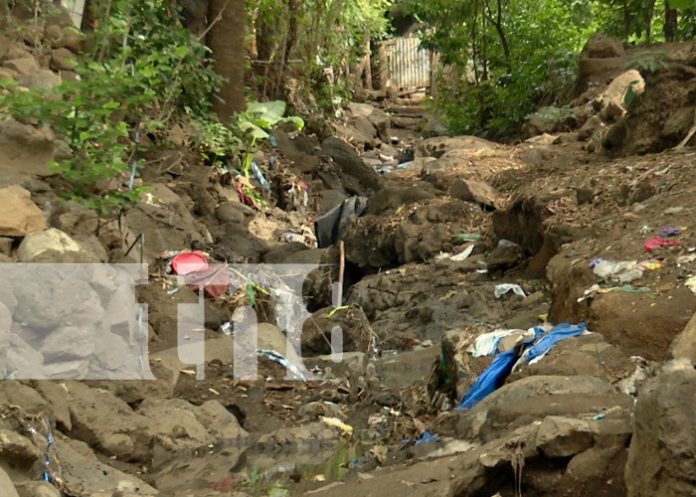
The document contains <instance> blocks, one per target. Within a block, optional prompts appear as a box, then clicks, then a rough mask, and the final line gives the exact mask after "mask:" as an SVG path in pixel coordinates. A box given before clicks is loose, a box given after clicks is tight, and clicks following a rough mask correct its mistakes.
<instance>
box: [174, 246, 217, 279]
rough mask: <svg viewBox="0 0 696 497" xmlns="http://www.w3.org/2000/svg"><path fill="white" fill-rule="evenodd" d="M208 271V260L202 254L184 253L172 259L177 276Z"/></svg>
mask: <svg viewBox="0 0 696 497" xmlns="http://www.w3.org/2000/svg"><path fill="white" fill-rule="evenodd" d="M206 269H208V258H207V257H206V256H205V255H204V254H203V253H201V252H182V253H181V254H178V255H176V256H174V258H173V259H172V270H173V271H174V273H175V274H181V275H184V274H190V273H197V272H199V271H205V270H206Z"/></svg>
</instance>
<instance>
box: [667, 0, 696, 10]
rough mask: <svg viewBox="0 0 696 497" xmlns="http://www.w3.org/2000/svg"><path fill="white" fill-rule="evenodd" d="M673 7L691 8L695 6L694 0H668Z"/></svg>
mask: <svg viewBox="0 0 696 497" xmlns="http://www.w3.org/2000/svg"><path fill="white" fill-rule="evenodd" d="M668 1H669V5H670V7H672V8H673V9H693V8H695V7H696V1H694V0H668Z"/></svg>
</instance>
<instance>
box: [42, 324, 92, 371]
mask: <svg viewBox="0 0 696 497" xmlns="http://www.w3.org/2000/svg"><path fill="white" fill-rule="evenodd" d="M94 340H95V334H94V330H93V329H89V328H78V327H76V326H63V327H59V328H58V329H55V330H52V331H50V332H49V333H48V335H47V336H46V338H45V339H44V341H43V343H42V344H41V352H42V354H43V356H44V357H45V358H46V360H47V361H48V362H58V361H66V360H68V361H69V360H74V359H84V358H86V357H89V356H90V355H92V354H93V353H94V350H95V343H94Z"/></svg>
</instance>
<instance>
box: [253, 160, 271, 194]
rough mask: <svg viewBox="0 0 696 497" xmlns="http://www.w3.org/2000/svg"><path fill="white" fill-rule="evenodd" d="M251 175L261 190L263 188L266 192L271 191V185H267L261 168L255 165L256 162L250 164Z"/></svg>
mask: <svg viewBox="0 0 696 497" xmlns="http://www.w3.org/2000/svg"><path fill="white" fill-rule="evenodd" d="M251 175H252V176H253V177H254V179H255V180H256V181H258V182H259V185H261V188H263V189H264V190H265V191H267V192H269V191H271V185H270V184H269V183H268V180H267V179H266V177H265V176H264V175H263V172H262V171H261V168H260V167H259V165H258V164H257V163H256V161H252V162H251Z"/></svg>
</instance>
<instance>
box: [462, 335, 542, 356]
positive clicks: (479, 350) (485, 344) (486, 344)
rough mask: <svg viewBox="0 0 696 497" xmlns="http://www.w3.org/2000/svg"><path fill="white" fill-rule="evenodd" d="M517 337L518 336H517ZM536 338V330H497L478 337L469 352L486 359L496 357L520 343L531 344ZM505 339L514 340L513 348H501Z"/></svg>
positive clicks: (508, 346)
mask: <svg viewBox="0 0 696 497" xmlns="http://www.w3.org/2000/svg"><path fill="white" fill-rule="evenodd" d="M515 335H517V336H515ZM535 337H536V332H535V329H534V328H531V329H529V330H518V329H512V330H495V331H491V332H490V333H483V334H481V335H479V336H477V337H476V340H475V341H474V343H472V344H471V345H470V346H469V348H468V349H467V352H469V353H470V354H471V355H472V356H474V357H484V356H489V355H494V354H495V353H496V352H498V351H500V352H506V351H508V350H510V349H513V348H515V347H516V346H517V345H519V344H520V343H531V342H532V341H534V338H535ZM505 338H513V340H512V344H511V346H510V345H509V344H507V345H506V346H504V348H502V349H501V348H500V347H501V345H502V342H503V339H505Z"/></svg>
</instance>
